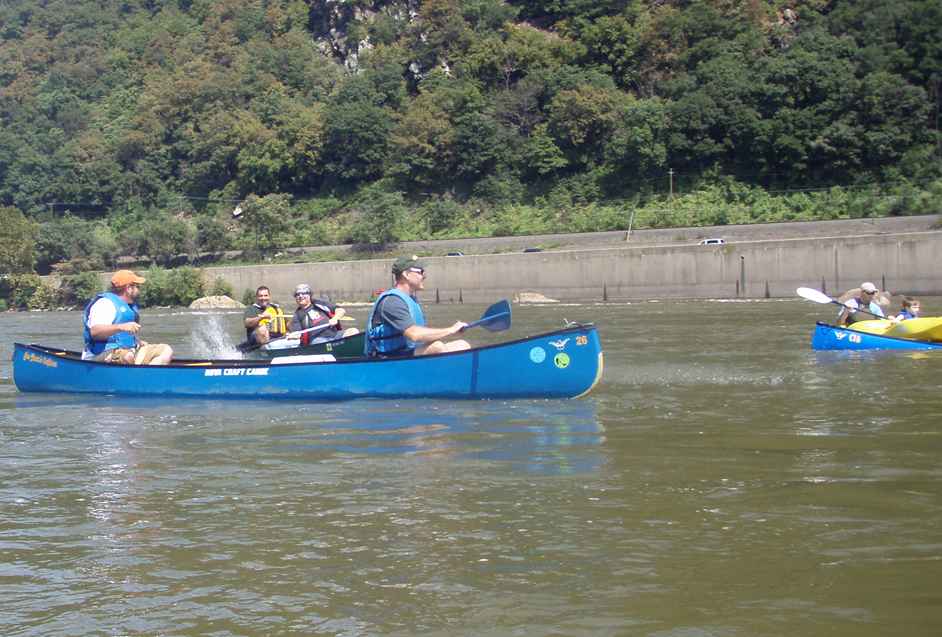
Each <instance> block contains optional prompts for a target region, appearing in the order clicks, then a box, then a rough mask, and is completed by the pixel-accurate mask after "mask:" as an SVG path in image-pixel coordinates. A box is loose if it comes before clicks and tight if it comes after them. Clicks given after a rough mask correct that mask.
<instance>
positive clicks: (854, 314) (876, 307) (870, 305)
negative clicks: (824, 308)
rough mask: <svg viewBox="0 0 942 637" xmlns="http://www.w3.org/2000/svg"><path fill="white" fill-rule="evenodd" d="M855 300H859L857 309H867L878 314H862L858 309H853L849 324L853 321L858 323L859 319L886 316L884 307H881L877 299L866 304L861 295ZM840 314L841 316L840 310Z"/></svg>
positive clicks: (848, 318)
mask: <svg viewBox="0 0 942 637" xmlns="http://www.w3.org/2000/svg"><path fill="white" fill-rule="evenodd" d="M854 301H856V302H857V307H856V308H855V309H857V310H866V311H867V312H870V313H871V314H876V316H875V317H874V316H866V315H861V314H858V313H857V312H856V311H852V312H851V313H850V315H849V316H848V317H847V324H848V325H850V324H851V323H856V322H857V321H866V320H868V319H872V318H878V317H879V318H883V317H884V316H885V315H884V314H883V308H882V307H880V306H879V305H878V304H877V303H876V301H870V303H868V304H866V305H865V304H864V302H863V299H861V298H860V297H856V298H855V299H854ZM841 312H843V310H841ZM838 316H840V312H839V313H838Z"/></svg>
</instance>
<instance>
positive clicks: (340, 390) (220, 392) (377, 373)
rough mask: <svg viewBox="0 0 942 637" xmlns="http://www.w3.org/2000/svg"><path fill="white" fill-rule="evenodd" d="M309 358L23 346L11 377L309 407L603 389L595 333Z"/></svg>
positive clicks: (38, 383) (48, 387) (573, 331)
mask: <svg viewBox="0 0 942 637" xmlns="http://www.w3.org/2000/svg"><path fill="white" fill-rule="evenodd" d="M310 358H317V357H305V358H304V359H302V361H304V362H292V359H291V358H288V357H278V358H273V359H271V360H237V361H233V360H216V361H213V360H179V361H175V362H174V363H173V364H171V365H168V366H162V367H161V366H126V365H110V364H105V363H96V362H92V361H83V360H81V358H80V357H79V354H78V353H77V352H68V351H62V350H58V349H56V348H50V347H44V346H41V345H23V344H20V343H16V344H15V346H14V350H13V377H14V381H15V383H16V386H17V388H18V389H19V390H20V391H23V392H82V393H96V394H115V395H136V396H190V397H208V398H289V399H306V400H342V399H351V398H365V397H374V398H472V399H473V398H573V397H577V396H581V395H583V394H585V393H587V392H588V391H590V390H591V389H592V388H593V387H594V386H595V385H596V384H597V383H598V382H599V379H600V378H601V376H602V360H603V357H602V347H601V344H600V342H599V337H598V333H597V331H596V328H595V327H594V326H593V325H591V324H586V325H578V324H577V325H571V326H569V327H567V328H565V329H562V330H558V331H555V332H550V333H547V334H541V335H537V336H531V337H528V338H524V339H520V340H516V341H511V342H507V343H501V344H498V345H490V346H486V347H481V348H476V349H472V350H468V351H464V352H452V353H448V354H439V355H434V356H421V357H415V358H406V359H366V358H356V359H342V360H335V361H333V362H306V361H307V360H309V359H310ZM328 358H329V357H328Z"/></svg>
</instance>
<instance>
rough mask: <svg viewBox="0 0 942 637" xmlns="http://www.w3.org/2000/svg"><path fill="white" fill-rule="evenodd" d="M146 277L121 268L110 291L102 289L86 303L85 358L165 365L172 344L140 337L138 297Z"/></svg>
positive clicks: (169, 356) (112, 279)
mask: <svg viewBox="0 0 942 637" xmlns="http://www.w3.org/2000/svg"><path fill="white" fill-rule="evenodd" d="M144 281H145V279H144V277H140V276H138V275H136V274H135V273H134V272H132V271H131V270H118V271H117V272H115V273H114V275H113V276H112V277H111V291H110V292H102V293H101V294H98V295H96V296H95V298H93V299H92V300H91V301H90V302H89V303H88V305H86V306H85V312H84V313H83V333H84V339H85V350H84V351H83V352H82V358H83V359H85V360H96V361H101V362H104V363H123V364H125V365H166V364H167V363H169V362H170V360H171V358H172V357H173V350H172V349H171V348H170V346H169V345H164V344H148V343H145V342H144V341H142V340H140V339H139V338H138V337H137V334H138V332H140V330H141V324H140V313H139V311H138V307H137V303H136V301H137V297H138V295H140V293H141V290H140V286H141V284H142V283H144Z"/></svg>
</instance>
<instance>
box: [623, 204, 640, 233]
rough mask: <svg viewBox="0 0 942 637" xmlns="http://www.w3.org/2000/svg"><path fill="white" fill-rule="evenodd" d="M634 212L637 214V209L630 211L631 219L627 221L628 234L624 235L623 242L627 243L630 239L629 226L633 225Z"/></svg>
mask: <svg viewBox="0 0 942 637" xmlns="http://www.w3.org/2000/svg"><path fill="white" fill-rule="evenodd" d="M636 212H638V209H637V208H635V209H634V210H632V211H631V219H629V220H628V232H627V233H625V241H628V240H629V239H631V226H632V225H633V224H634V222H635V213H636Z"/></svg>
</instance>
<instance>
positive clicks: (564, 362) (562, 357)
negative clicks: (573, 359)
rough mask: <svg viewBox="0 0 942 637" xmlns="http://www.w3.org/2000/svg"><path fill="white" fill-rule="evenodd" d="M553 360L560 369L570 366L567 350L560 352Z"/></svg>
mask: <svg viewBox="0 0 942 637" xmlns="http://www.w3.org/2000/svg"><path fill="white" fill-rule="evenodd" d="M553 362H554V363H555V364H556V367H558V368H560V369H566V368H567V367H569V354H567V353H566V352H560V353H559V354H557V355H556V357H555V358H554V359H553Z"/></svg>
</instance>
